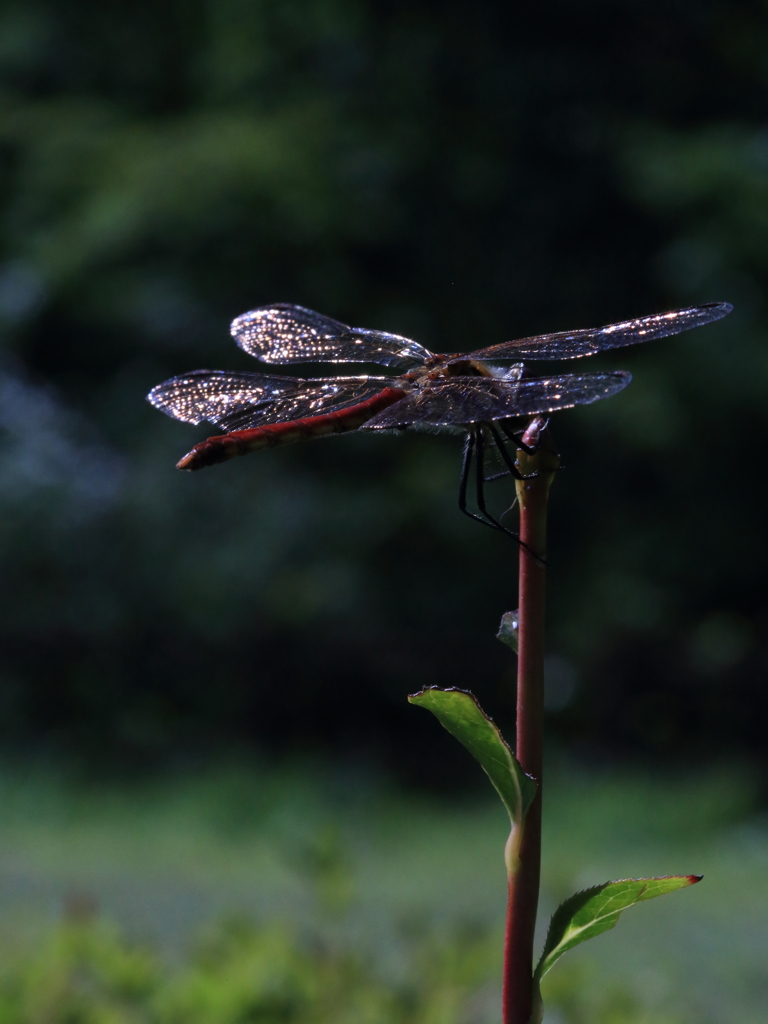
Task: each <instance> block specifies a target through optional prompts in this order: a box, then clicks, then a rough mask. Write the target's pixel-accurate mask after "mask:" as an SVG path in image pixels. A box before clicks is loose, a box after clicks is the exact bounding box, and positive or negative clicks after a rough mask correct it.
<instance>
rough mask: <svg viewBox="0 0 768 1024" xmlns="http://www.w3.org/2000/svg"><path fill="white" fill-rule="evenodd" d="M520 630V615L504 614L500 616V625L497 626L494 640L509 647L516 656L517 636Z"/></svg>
mask: <svg viewBox="0 0 768 1024" xmlns="http://www.w3.org/2000/svg"><path fill="white" fill-rule="evenodd" d="M519 629H520V613H519V612H517V611H514V612H504V614H503V615H502V616H501V625H500V626H499V632H498V633H497V634H496V639H497V640H501V642H502V643H503V644H506V645H507V647H511V648H512V650H513V651H514V652H515V654H517V635H518V631H519Z"/></svg>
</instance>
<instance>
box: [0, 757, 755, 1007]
mask: <svg viewBox="0 0 768 1024" xmlns="http://www.w3.org/2000/svg"><path fill="white" fill-rule="evenodd" d="M755 806H756V804H755V795H754V792H753V787H752V785H751V782H750V778H749V774H748V773H746V772H742V771H739V770H736V769H727V770H726V769H721V770H718V771H716V772H711V773H709V774H707V775H691V776H689V777H677V778H675V779H673V780H672V781H670V780H668V779H663V778H661V777H653V776H651V775H648V774H642V773H639V772H635V773H630V772H624V771H618V770H614V771H609V770H607V769H606V770H601V771H592V772H590V771H587V770H585V769H583V768H576V767H574V766H573V765H569V764H567V763H561V764H560V765H559V766H558V767H556V768H555V769H554V770H553V772H552V779H551V781H550V785H549V789H548V794H547V811H546V826H545V827H546V840H545V841H546V846H545V850H546V856H545V865H544V894H543V904H544V906H543V915H542V916H544V917H547V916H548V914H549V912H550V911H551V910H552V909H553V908H554V906H555V905H556V903H557V902H558V901H559V900H560V899H561V898H563V897H564V896H566V895H568V894H569V893H570V892H572V891H573V890H574V889H577V888H582V887H584V886H586V885H589V884H593V883H595V882H600V881H605V880H607V879H608V878H617V877H626V876H632V875H648V874H672V873H683V872H686V873H688V872H703V873H704V874H705V880H704V883H703V884H702V885H700V886H697V887H696V888H695V890H690V891H686V892H684V893H681V894H679V895H676V896H674V897H671V898H670V899H668V900H659V901H654V904H653V905H652V906H647V907H641V908H638V909H637V910H635V911H632V912H631V913H630V914H627V915H626V916H625V917H624V918H623V919H622V920H621V922H620V923H619V925H618V927H617V929H616V930H615V931H614V932H611V933H610V935H608V936H603V937H601V938H599V939H597V940H596V941H595V942H594V943H589V944H587V945H585V946H584V947H582V948H581V949H580V950H578V951H576V952H574V953H572V954H569V956H568V959H567V961H566V962H565V963H564V964H563V965H558V967H557V968H556V969H555V970H554V971H553V972H552V974H551V975H550V976H549V978H548V980H547V982H546V983H545V984H546V986H547V991H546V993H545V995H547V996H548V1001H547V1005H548V1021H549V1022H550V1024H556V1022H561V1024H625V1022H626V1024H651V1022H653V1024H688V1022H691V1024H692V1022H693V1021H696V1022H697V1024H698V1022H702V1024H720V1022H723V1024H725V1022H726V1021H728V1022H729V1024H733V1022H737V1024H756V1022H757V1021H763V1020H764V1019H765V1001H766V997H767V996H768V970H767V969H766V965H765V960H766V957H765V952H766V949H768V881H766V866H768V822H766V819H765V818H764V817H763V816H761V815H760V814H759V813H758V812H757V811H756V810H755V809H754V808H755ZM504 839H505V820H504V814H503V811H502V810H501V808H500V806H499V807H497V806H496V804H495V803H494V801H493V800H492V799H491V798H490V795H489V798H488V799H483V798H482V796H478V795H477V794H472V795H470V796H465V797H463V798H460V799H458V800H457V801H456V802H453V803H449V802H447V801H445V800H439V801H438V800H436V799H435V798H433V797H430V796H428V795H425V794H422V795H419V794H413V793H410V794H403V793H399V792H396V791H394V790H392V789H391V788H390V787H389V786H388V785H386V784H385V783H384V782H382V780H380V779H377V778H375V777H374V776H371V775H369V774H367V773H366V772H365V771H364V770H363V769H361V768H360V767H359V766H356V765H354V764H347V765H342V766H337V768H336V769H334V770H332V771H331V770H320V769H319V768H318V766H316V765H311V764H305V765H292V766H284V767H282V768H275V767H270V768H261V769H258V768H254V767H249V768H243V767H239V768H230V769H227V770H219V771H208V772H203V773H198V774H197V775H189V774H188V775H186V776H179V777H175V778H172V777H168V778H165V779H162V780H155V781H153V782H144V783H141V784H133V785H127V784H124V785H117V784H114V783H112V784H106V783H105V784H104V785H101V786H99V785H93V784H89V785H85V784H83V783H79V782H77V781H76V780H75V779H70V780H67V779H66V778H65V777H63V776H61V775H56V774H54V773H52V772H46V771H42V770H34V771H30V770H28V771H22V770H20V769H18V768H16V769H7V770H5V771H3V772H2V773H1V774H0V949H2V952H3V955H2V957H0V964H2V966H1V967H0V1020H2V1021H6V1020H9V1021H10V1020H13V1021H15V1020H19V1021H48V1020H50V1021H60V1020H61V1021H64V1020H67V1021H81V1020H82V1021H91V1020H93V1021H102V1020H104V1021H107V1020H109V1021H113V1020H114V1021H122V1020H144V1019H147V1020H158V1021H179V1022H180V1021H185V1022H186V1021H198V1020H199V1021H201V1022H203V1021H205V1022H208V1021H210V1022H211V1024H213V1022H214V1021H215V1022H216V1024H227V1022H230V1021H231V1022H236V1021H250V1020H269V1021H272V1020H275V1021H277V1020H296V1021H301V1022H304V1021H307V1022H309V1021H325V1020H328V1021H330V1020H331V1019H333V1020H346V1019H349V1020H352V1019H354V1020H356V1021H366V1020H371V1021H373V1020H376V1021H379V1020H381V1021H401V1020H402V1021H414V1022H416V1021H418V1022H427V1021H430V1022H431V1021H435V1024H437V1022H451V1021H454V1020H455V1021H477V1022H485V1021H488V1022H491V1021H494V1020H498V1018H499V971H500V931H501V925H502V920H503V911H504V890H505V885H504V869H503V863H502V849H503V843H504ZM62 921H63V922H64V923H63V924H62V923H61V922H62ZM222 921H229V922H230V924H229V925H227V926H217V927H214V925H215V924H216V922H219V923H220V922H222ZM107 922H109V924H108V923H107ZM232 922H239V923H237V924H233V923H232ZM248 922H251V923H250V924H249V923H248ZM201 935H204V936H205V938H204V939H203V940H201V939H200V936H201ZM121 936H122V937H121ZM190 949H193V950H195V952H194V953H190ZM46 993H47V995H46Z"/></svg>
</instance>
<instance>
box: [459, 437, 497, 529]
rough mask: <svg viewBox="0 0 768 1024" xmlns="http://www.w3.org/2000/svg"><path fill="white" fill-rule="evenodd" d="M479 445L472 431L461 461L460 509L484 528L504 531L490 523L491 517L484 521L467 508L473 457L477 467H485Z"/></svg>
mask: <svg viewBox="0 0 768 1024" xmlns="http://www.w3.org/2000/svg"><path fill="white" fill-rule="evenodd" d="M477 444H478V441H477V436H476V433H475V430H474V429H472V430H470V431H469V433H468V434H467V439H466V441H465V442H464V456H463V458H462V461H461V477H460V479H459V509H460V511H462V512H463V513H464V515H465V516H469V518H470V519H474V520H475V522H477V523H482V524H483V526H490V527H492V528H493V529H494V530H495V529H503V527H501V526H497V525H494V523H491V522H489V521H488V519H489V518H490V517H488V518H486V519H484V518H483V517H482V516H479V515H477V514H476V513H475V512H470V510H469V509H468V508H467V487H468V486H469V471H470V469H471V467H472V457H473V456H474V458H475V463H476V465H478V466H480V467H481V468H482V465H483V463H482V448H481V449H480V452H479V453H478V451H477ZM481 444H482V442H481ZM478 507H479V506H478ZM481 511H482V509H481Z"/></svg>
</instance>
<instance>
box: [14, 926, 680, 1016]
mask: <svg viewBox="0 0 768 1024" xmlns="http://www.w3.org/2000/svg"><path fill="white" fill-rule="evenodd" d="M494 959H495V958H494V957H493V956H492V955H490V944H489V941H488V938H487V937H486V936H474V935H464V936H461V935H459V936H454V937H451V938H450V939H448V940H446V939H443V940H442V941H439V942H438V941H437V940H436V939H434V938H429V939H426V938H422V939H421V940H420V941H419V942H418V943H417V944H416V946H415V948H414V950H413V960H412V963H411V965H410V971H409V974H408V976H407V977H405V978H403V979H401V980H400V981H399V982H398V983H392V982H389V983H387V982H386V981H385V980H383V979H382V978H381V977H380V976H379V975H378V974H377V972H376V970H375V968H373V967H372V966H371V965H370V964H367V963H366V962H365V961H363V960H361V959H360V958H359V957H356V956H354V955H353V954H351V953H350V952H348V951H344V950H339V949H334V948H332V947H325V948H324V947H323V945H322V944H318V943H317V942H315V943H312V942H307V941H306V940H304V941H302V939H301V938H300V937H297V936H295V935H292V934H291V933H290V932H289V931H287V930H286V929H284V928H281V927H276V926H262V927H255V926H252V925H249V924H247V923H245V922H239V921H233V922H230V923H227V924H225V925H223V926H221V927H219V928H217V929H215V930H214V929H211V931H210V934H209V935H208V937H207V938H206V940H205V941H204V942H202V943H200V945H199V949H198V950H197V951H196V953H195V955H194V956H193V957H192V958H191V961H190V963H189V964H188V965H185V966H183V967H181V968H179V967H178V966H177V967H176V968H175V969H174V968H173V967H169V965H168V964H165V963H163V961H162V959H161V958H159V957H158V956H157V955H156V954H154V953H153V951H152V950H151V949H150V948H149V947H146V946H138V945H137V944H136V943H135V942H129V941H126V940H125V939H124V938H123V937H122V936H121V935H120V934H119V933H118V932H117V931H115V930H114V929H113V928H110V927H108V926H107V925H106V924H104V923H102V922H98V921H86V922H78V921H74V922H65V923H64V924H62V925H61V926H59V927H57V928H55V929H52V930H51V931H50V933H49V934H48V936H47V937H46V939H45V941H44V942H43V943H42V944H41V945H40V946H39V947H38V948H37V949H35V950H32V949H24V950H23V951H22V950H21V949H17V950H16V951H15V952H14V954H13V955H12V956H11V958H10V959H9V960H6V962H5V964H4V967H3V968H2V970H0V1015H2V1019H3V1021H6V1022H7V1024H39V1022H41V1021H44V1022H46V1024H144V1022H146V1024H246V1022H264V1024H285V1022H295V1024H326V1022H327V1024H331V1022H333V1024H335V1022H342V1024H346V1022H347V1021H349V1022H350V1024H351V1022H354V1024H401V1022H402V1024H454V1022H456V1024H465V1022H467V1021H471V1022H476V1024H486V1022H488V1024H490V1022H491V1021H493V1020H494V1019H496V1018H495V1016H494V1009H495V1007H494V1003H495V1000H494V999H493V997H492V996H491V998H489V993H488V985H489V981H490V980H491V977H490V976H491V975H492V970H491V967H492V966H495V963H494ZM600 989H601V990H602V991H601V993H600V995H599V996H598V997H597V998H594V997H592V998H591V999H590V997H589V995H588V992H587V989H586V986H585V985H584V980H583V977H582V976H580V974H579V972H578V971H576V972H570V974H566V975H565V978H564V980H563V981H561V984H560V985H559V987H558V988H553V989H552V991H551V999H552V1008H553V1009H554V1011H555V1013H556V1014H557V1015H556V1016H550V1017H549V1018H548V1019H550V1020H557V1021H562V1024H582V1022H586V1021H587V1020H588V1021H590V1022H591V1024H646V1022H647V1024H650V1022H651V1020H652V1021H653V1024H678V1021H682V1018H679V1017H672V1016H665V1017H661V1018H660V1017H659V1016H658V1015H656V1014H654V1016H653V1017H650V1016H649V1015H648V1011H647V1010H646V1008H644V1007H643V1004H642V1001H641V1000H639V999H638V998H637V996H636V995H634V994H633V993H632V992H631V990H630V989H628V988H625V987H622V986H621V985H614V986H612V987H609V988H608V990H606V989H605V988H604V986H600ZM587 1014H588V1016H587Z"/></svg>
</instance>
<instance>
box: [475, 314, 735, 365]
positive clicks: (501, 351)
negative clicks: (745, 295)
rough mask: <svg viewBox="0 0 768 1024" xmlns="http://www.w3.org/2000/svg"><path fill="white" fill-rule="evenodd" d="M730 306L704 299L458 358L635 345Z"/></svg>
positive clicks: (569, 354) (555, 354)
mask: <svg viewBox="0 0 768 1024" xmlns="http://www.w3.org/2000/svg"><path fill="white" fill-rule="evenodd" d="M732 309H733V306H732V305H731V304H730V303H729V302H708V303H706V304H705V305H703V306H689V307H687V308H686V309H673V310H671V311H670V312H669V313H654V314H653V315H652V316H641V317H640V318H639V319H637V320H624V321H623V322H622V323H620V324H609V325H608V326H607V327H586V328H584V329H583V330H579V331H560V332H558V333H556V334H537V335H536V336H535V337H532V338H518V340H517V341H504V342H502V343H501V344H500V345H490V346H489V347H488V348H480V349H478V350H477V351H476V352H470V353H469V354H468V355H463V356H461V357H460V358H462V359H515V360H520V359H578V358H579V357H580V356H591V355H594V354H595V353H596V352H603V351H604V350H605V349H609V348H621V347H622V346H623V345H635V344H637V343H638V342H641V341H652V340H653V339H654V338H666V337H667V336H668V335H670V334H681V333H682V332H683V331H689V330H690V329H691V328H692V327H701V326H702V325H703V324H711V323H712V322H713V321H715V320H720V319H721V317H724V316H727V315H728V313H730V312H731V310H732Z"/></svg>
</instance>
